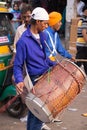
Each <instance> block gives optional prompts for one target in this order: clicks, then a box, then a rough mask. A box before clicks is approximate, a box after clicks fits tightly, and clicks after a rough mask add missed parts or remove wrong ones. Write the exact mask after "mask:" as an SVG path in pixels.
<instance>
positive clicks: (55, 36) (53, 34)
mask: <svg viewBox="0 0 87 130" xmlns="http://www.w3.org/2000/svg"><path fill="white" fill-rule="evenodd" d="M44 32H45V33H46V43H47V44H48V46H49V48H50V50H51V51H52V56H56V55H57V53H56V52H55V51H54V50H53V46H52V42H51V39H50V37H51V38H52V41H53V44H54V46H55V49H56V51H57V52H58V53H59V54H60V55H61V56H63V57H65V58H69V59H71V58H72V56H71V54H69V52H68V51H67V50H66V49H65V48H64V47H63V45H62V43H61V40H60V38H59V35H58V33H57V32H55V31H54V30H53V29H52V28H51V27H50V26H49V27H48V28H47V29H45V31H44ZM49 34H50V37H49ZM49 48H48V47H46V49H45V52H46V55H47V56H48V57H49V56H50V54H51V52H50V51H49Z"/></svg>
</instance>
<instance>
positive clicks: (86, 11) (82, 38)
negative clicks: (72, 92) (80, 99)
mask: <svg viewBox="0 0 87 130" xmlns="http://www.w3.org/2000/svg"><path fill="white" fill-rule="evenodd" d="M76 47H77V54H76V59H83V61H82V62H81V61H80V62H77V63H76V64H77V65H78V66H79V67H80V66H81V65H82V64H83V66H84V70H85V73H86V75H87V62H85V61H84V60H87V5H85V6H84V7H83V16H82V17H81V19H80V20H79V22H78V29H77V42H76Z"/></svg>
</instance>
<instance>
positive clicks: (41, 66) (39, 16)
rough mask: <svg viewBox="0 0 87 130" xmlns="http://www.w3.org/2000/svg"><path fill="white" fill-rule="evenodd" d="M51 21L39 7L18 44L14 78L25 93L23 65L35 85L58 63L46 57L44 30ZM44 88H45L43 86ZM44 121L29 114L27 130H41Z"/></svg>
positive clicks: (33, 13) (33, 12)
mask: <svg viewBox="0 0 87 130" xmlns="http://www.w3.org/2000/svg"><path fill="white" fill-rule="evenodd" d="M48 20H49V15H48V13H47V12H46V10H45V9H44V8H41V7H37V8H35V9H34V10H33V11H32V14H31V22H30V26H29V28H28V29H27V30H26V31H25V32H24V33H23V35H22V36H21V38H20V39H19V41H18V42H17V52H16V57H15V61H14V77H15V83H16V86H17V88H19V89H21V90H22V91H23V87H24V86H25V85H24V80H23V65H24V63H26V67H27V71H28V74H29V75H30V78H31V80H32V82H33V85H34V84H35V79H36V78H38V77H39V76H40V75H42V74H43V73H44V72H46V71H47V70H48V69H49V68H50V67H51V66H54V65H55V64H56V62H53V61H51V60H50V59H49V58H48V57H46V55H45V43H44V41H45V35H44V32H43V30H44V29H45V28H46V25H47V23H48ZM43 87H44V86H43ZM42 123H43V122H42V121H40V120H39V119H38V118H36V117H35V116H34V115H33V114H32V113H31V112H29V114H28V120H27V130H35V129H36V130H41V127H42Z"/></svg>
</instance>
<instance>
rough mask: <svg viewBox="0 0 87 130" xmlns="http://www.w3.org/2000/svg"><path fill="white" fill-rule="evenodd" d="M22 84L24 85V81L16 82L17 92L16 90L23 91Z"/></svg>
mask: <svg viewBox="0 0 87 130" xmlns="http://www.w3.org/2000/svg"><path fill="white" fill-rule="evenodd" d="M24 86H25V85H24V82H20V83H18V84H16V89H17V92H18V93H19V94H21V93H23V87H24Z"/></svg>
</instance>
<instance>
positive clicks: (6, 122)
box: [0, 83, 87, 130]
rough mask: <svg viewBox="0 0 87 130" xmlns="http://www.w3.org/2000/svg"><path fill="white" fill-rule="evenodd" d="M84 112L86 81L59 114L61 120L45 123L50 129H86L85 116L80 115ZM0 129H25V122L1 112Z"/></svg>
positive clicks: (86, 106)
mask: <svg viewBox="0 0 87 130" xmlns="http://www.w3.org/2000/svg"><path fill="white" fill-rule="evenodd" d="M84 112H87V83H86V84H85V85H84V87H83V89H82V91H81V93H80V94H79V95H78V96H77V97H76V98H75V99H74V100H73V101H72V102H71V104H70V105H69V106H68V107H67V108H66V109H64V110H63V111H62V112H61V113H60V114H59V116H58V117H59V119H60V120H61V121H62V122H55V123H50V124H47V125H48V126H49V127H50V128H51V130H87V117H83V116H82V115H81V114H82V113H84ZM0 130H26V122H21V121H20V119H16V118H13V117H10V116H9V115H8V114H7V113H1V114H0Z"/></svg>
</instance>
